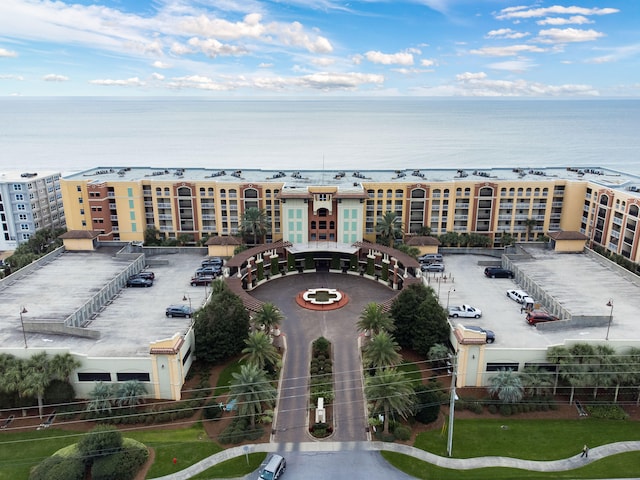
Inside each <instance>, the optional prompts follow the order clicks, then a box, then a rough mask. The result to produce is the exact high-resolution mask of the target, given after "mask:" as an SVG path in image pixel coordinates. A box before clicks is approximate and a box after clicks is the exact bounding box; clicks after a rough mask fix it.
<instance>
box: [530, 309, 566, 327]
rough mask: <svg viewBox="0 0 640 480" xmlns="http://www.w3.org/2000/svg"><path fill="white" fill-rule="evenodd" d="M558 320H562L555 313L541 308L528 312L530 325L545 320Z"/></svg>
mask: <svg viewBox="0 0 640 480" xmlns="http://www.w3.org/2000/svg"><path fill="white" fill-rule="evenodd" d="M556 320H560V319H559V318H558V317H556V316H555V315H551V314H550V313H547V312H543V311H541V310H533V311H531V312H528V313H527V323H528V324H529V325H537V324H538V323H543V322H555V321H556Z"/></svg>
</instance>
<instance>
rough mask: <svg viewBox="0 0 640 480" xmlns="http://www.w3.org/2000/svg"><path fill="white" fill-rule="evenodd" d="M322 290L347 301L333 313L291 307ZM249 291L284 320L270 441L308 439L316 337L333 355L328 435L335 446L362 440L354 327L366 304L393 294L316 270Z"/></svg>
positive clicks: (351, 277)
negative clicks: (307, 294)
mask: <svg viewBox="0 0 640 480" xmlns="http://www.w3.org/2000/svg"><path fill="white" fill-rule="evenodd" d="M322 287H324V288H336V289H338V290H341V291H343V292H344V293H346V294H347V295H348V296H349V300H350V301H349V303H348V304H347V305H346V306H344V307H343V308H340V309H338V310H333V311H313V310H307V309H304V308H302V307H300V306H299V305H298V304H297V303H296V301H295V297H296V295H297V294H298V293H299V292H300V291H302V290H306V289H308V288H322ZM250 293H251V295H253V296H254V297H255V298H257V299H259V300H262V301H263V302H271V303H273V304H275V305H276V306H277V307H278V308H279V309H280V311H281V312H282V314H283V315H284V317H285V320H284V321H283V322H282V325H281V330H282V333H283V335H285V336H286V345H287V350H286V354H285V355H286V356H285V362H284V366H283V370H282V378H281V386H280V396H279V399H278V411H277V416H276V422H275V424H274V427H273V430H274V438H273V440H274V441H276V442H304V441H309V440H310V439H312V437H311V436H310V435H309V433H308V425H309V421H308V412H309V407H310V405H309V391H308V377H309V362H310V360H311V357H310V354H311V343H312V342H313V341H314V340H316V339H317V338H318V337H320V336H323V337H325V338H326V339H327V340H329V341H330V342H331V344H332V351H333V381H334V391H335V399H334V401H333V404H332V405H333V425H334V433H333V435H332V436H331V437H330V439H331V440H332V441H338V442H348V441H362V440H366V439H367V431H366V427H367V424H366V415H365V408H364V405H365V404H364V393H363V385H362V363H361V361H360V353H359V350H358V335H359V333H358V330H357V329H356V323H357V321H358V319H359V317H360V314H361V312H362V310H363V309H364V307H365V305H366V304H367V303H369V302H376V303H383V302H385V301H387V300H388V299H389V298H391V297H393V296H395V295H396V294H397V292H396V291H393V290H391V289H389V288H387V287H386V286H384V285H382V284H380V283H376V282H374V281H373V280H369V279H365V278H361V277H358V276H354V275H347V274H339V273H336V274H334V273H328V272H318V273H307V274H294V275H291V274H289V275H286V276H284V277H281V278H278V279H276V280H272V281H270V282H267V283H266V284H264V285H261V286H260V287H258V288H256V289H255V290H253V291H252V292H250ZM327 420H330V419H327Z"/></svg>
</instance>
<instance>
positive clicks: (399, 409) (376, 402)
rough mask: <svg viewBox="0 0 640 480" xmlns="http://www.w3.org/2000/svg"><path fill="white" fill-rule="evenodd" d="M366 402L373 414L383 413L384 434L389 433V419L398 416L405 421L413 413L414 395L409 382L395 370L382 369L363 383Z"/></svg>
mask: <svg viewBox="0 0 640 480" xmlns="http://www.w3.org/2000/svg"><path fill="white" fill-rule="evenodd" d="M364 391H365V395H366V396H367V401H368V402H370V403H371V404H372V406H373V408H372V411H373V412H383V414H384V421H383V426H384V429H383V431H384V433H386V434H388V433H389V417H390V416H391V415H399V416H400V417H402V418H403V419H405V420H406V419H407V418H408V417H409V416H411V415H412V414H413V413H414V409H415V405H416V394H415V392H414V390H413V387H412V386H411V382H410V381H409V380H408V379H406V378H405V377H404V375H403V374H402V373H401V372H399V371H398V370H396V369H395V368H384V369H382V370H380V371H379V372H378V374H377V375H375V376H373V377H368V378H367V380H366V383H365V388H364Z"/></svg>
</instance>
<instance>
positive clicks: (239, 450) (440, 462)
mask: <svg viewBox="0 0 640 480" xmlns="http://www.w3.org/2000/svg"><path fill="white" fill-rule="evenodd" d="M344 450H354V451H355V450H365V451H389V452H396V453H401V454H403V455H409V456H412V457H414V458H416V459H418V460H422V461H424V462H428V463H431V464H433V465H436V466H438V467H442V468H450V469H455V470H471V469H474V468H485V467H507V468H518V469H521V470H531V471H536V472H561V471H565V470H572V469H574V468H579V467H581V466H583V465H586V464H588V463H591V462H594V461H596V460H600V459H602V458H605V457H608V456H611V455H616V454H618V453H624V452H632V451H639V450H640V441H632V442H617V443H610V444H608V445H602V446H599V447H593V448H591V449H590V450H589V457H588V458H581V457H580V453H581V452H578V453H576V455H574V456H573V457H569V458H565V459H562V460H552V461H540V460H521V459H518V458H510V457H477V458H448V457H440V456H438V455H434V454H432V453H429V452H426V451H424V450H420V449H417V448H414V447H410V446H408V445H401V444H396V443H387V442H302V443H293V442H291V443H259V444H254V445H244V446H242V447H233V448H229V449H227V450H224V451H222V452H219V453H216V454H215V455H211V456H210V457H208V458H205V459H204V460H202V461H200V462H198V463H196V464H194V465H192V466H190V467H189V468H186V469H184V470H182V471H180V472H177V473H174V474H172V475H165V476H164V477H158V478H155V479H152V480H187V479H189V478H191V477H193V476H195V475H197V474H198V473H201V472H203V471H205V470H207V469H208V468H211V467H213V466H214V465H216V464H218V463H220V462H224V461H225V460H229V459H231V458H235V457H239V456H242V455H245V454H249V453H256V452H265V453H272V452H278V453H286V452H291V451H304V452H337V451H344Z"/></svg>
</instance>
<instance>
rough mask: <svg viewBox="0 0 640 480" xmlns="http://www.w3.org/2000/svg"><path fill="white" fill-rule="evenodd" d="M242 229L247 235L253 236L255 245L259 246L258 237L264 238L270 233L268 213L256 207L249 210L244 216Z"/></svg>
mask: <svg viewBox="0 0 640 480" xmlns="http://www.w3.org/2000/svg"><path fill="white" fill-rule="evenodd" d="M240 228H241V230H242V232H243V233H244V234H245V235H253V244H254V245H257V244H258V237H262V236H264V235H266V234H267V233H269V231H270V225H269V220H268V218H267V214H266V212H265V211H264V210H263V209H259V208H256V207H251V208H247V209H246V210H245V212H244V213H243V214H242V222H241V225H240Z"/></svg>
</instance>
